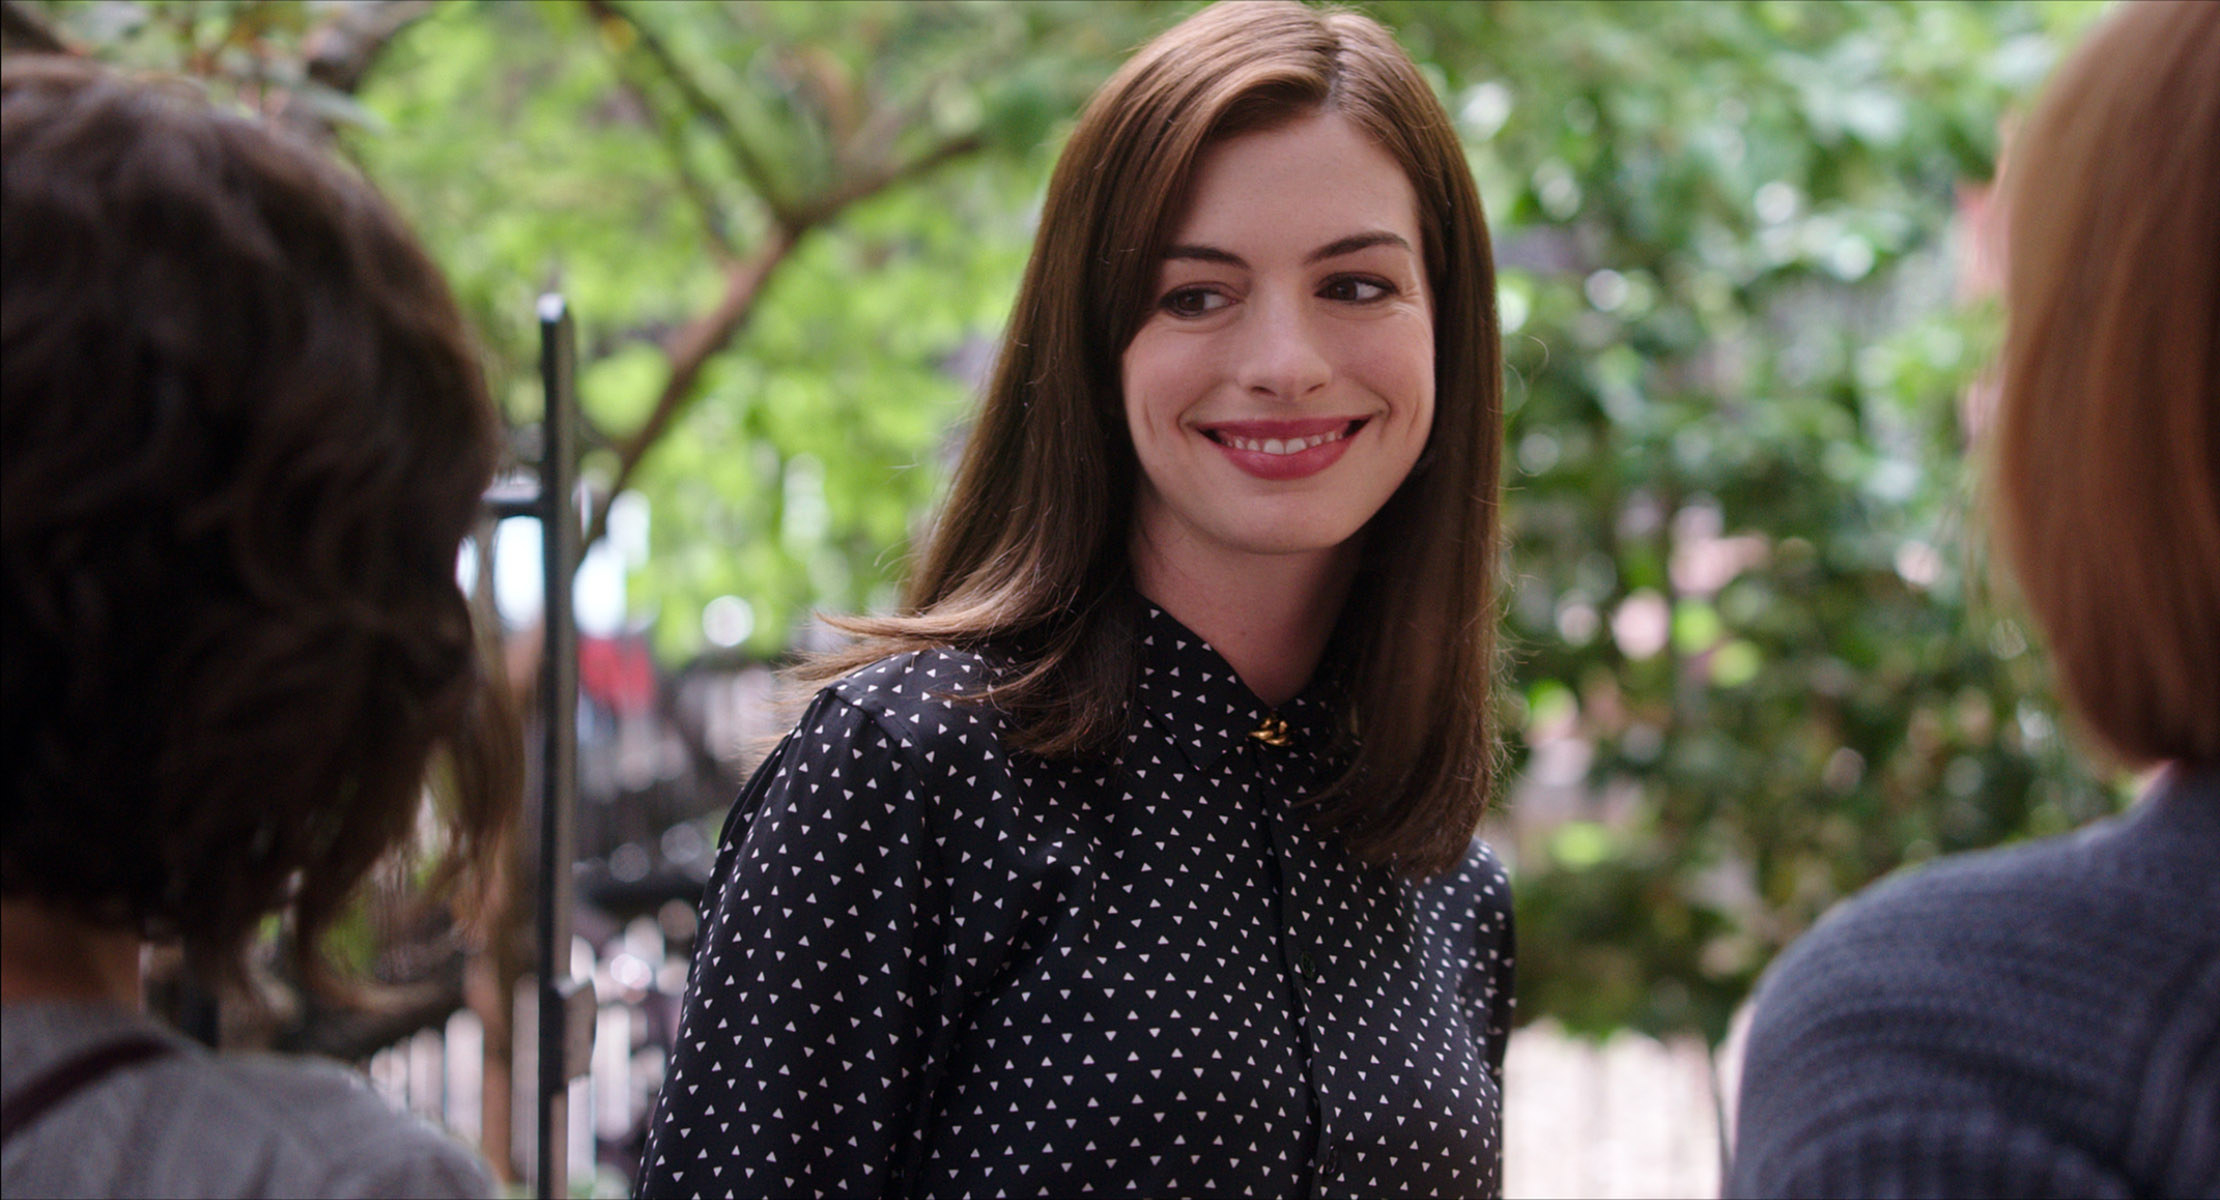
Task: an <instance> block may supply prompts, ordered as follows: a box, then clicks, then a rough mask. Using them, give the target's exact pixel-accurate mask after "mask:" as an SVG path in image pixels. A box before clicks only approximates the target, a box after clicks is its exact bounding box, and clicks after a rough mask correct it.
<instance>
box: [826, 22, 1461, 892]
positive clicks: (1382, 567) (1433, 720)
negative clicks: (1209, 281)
mask: <svg viewBox="0 0 2220 1200" xmlns="http://www.w3.org/2000/svg"><path fill="white" fill-rule="evenodd" d="M1321 111H1327V112H1334V113H1338V114H1340V115H1342V116H1344V117H1346V118H1347V119H1349V120H1350V121H1352V122H1353V123H1354V124H1356V125H1357V127H1358V128H1360V129H1362V130H1363V131H1364V132H1365V133H1366V134H1367V135H1368V136H1370V137H1371V138H1372V139H1373V140H1374V141H1375V142H1377V143H1378V144H1379V145H1380V146H1381V147H1382V148H1383V149H1384V150H1386V151H1387V152H1388V154H1389V155H1390V156H1391V157H1393V158H1394V159H1395V160H1396V161H1397V163H1398V164H1400V165H1401V166H1402V168H1403V170H1404V172H1405V173H1406V174H1407V175H1408V176H1409V178H1410V182H1411V185H1412V188H1413V189H1414V191H1415V192H1416V193H1417V197H1418V205H1419V220H1420V226H1421V232H1422V235H1423V240H1424V242H1425V244H1424V246H1423V247H1421V251H1422V255H1423V258H1424V261H1425V265H1426V271H1427V276H1428V282H1429V284H1430V286H1431V289H1432V292H1433V297H1434V304H1435V339H1434V341H1435V346H1436V363H1435V380H1436V388H1437V391H1436V400H1435V417H1434V427H1433V431H1432V435H1431V438H1430V440H1429V442H1428V447H1427V451H1426V454H1425V456H1424V459H1423V460H1422V463H1423V465H1422V466H1421V467H1420V468H1419V470H1417V471H1416V472H1414V473H1413V475H1412V477H1411V478H1410V479H1409V480H1407V481H1406V482H1405V484H1404V486H1403V487H1402V488H1401V489H1400V490H1399V491H1398V492H1397V493H1396V494H1395V495H1394V496H1393V497H1392V498H1391V499H1390V500H1389V501H1388V503H1387V505H1386V506H1385V507H1384V508H1383V509H1382V510H1381V512H1380V513H1379V514H1378V515H1377V516H1376V517H1375V518H1374V519H1373V521H1372V523H1371V525H1370V526H1369V527H1368V530H1367V535H1366V536H1367V542H1366V554H1365V558H1364V562H1363V567H1362V569H1361V572H1360V574H1359V577H1358V579H1357V581H1356V583H1355V586H1354V587H1353V589H1352V592H1351V595H1350V597H1349V599H1348V602H1347V604H1346V606H1345V608H1344V609H1343V613H1342V616H1341V620H1340V623H1339V625H1338V627H1337V630H1336V633H1335V640H1334V645H1333V648H1332V650H1331V659H1332V661H1333V664H1334V669H1336V670H1337V671H1338V672H1339V673H1340V677H1341V679H1342V680H1343V681H1344V683H1345V684H1346V686H1347V702H1348V705H1349V717H1350V719H1351V723H1352V726H1353V728H1354V731H1355V736H1354V742H1353V746H1352V750H1353V753H1352V756H1351V765H1350V767H1349V769H1348V770H1347V772H1346V773H1345V774H1344V775H1343V776H1342V777H1341V778H1340V779H1339V780H1337V781H1336V782H1335V783H1334V784H1333V785H1332V786H1330V787H1329V788H1328V789H1326V790H1325V791H1324V792H1323V793H1322V794H1320V795H1318V796H1315V797H1312V798H1311V800H1312V814H1313V821H1314V823H1315V824H1316V825H1317V826H1318V827H1319V828H1321V829H1323V830H1326V831H1328V832H1331V833H1333V834H1336V835H1338V836H1339V837H1340V838H1341V839H1342V841H1343V843H1344V844H1345V845H1346V846H1347V847H1348V848H1349V849H1350V851H1351V852H1352V853H1354V854H1355V855H1357V856H1358V857H1359V858H1361V859H1364V860H1366V861H1369V862H1372V863H1375V864H1381V865H1388V866H1392V867H1394V868H1395V869H1397V870H1399V871H1401V872H1403V873H1405V874H1409V875H1414V876H1424V875H1430V874H1435V873H1439V872H1441V871H1445V870H1448V869H1450V868H1451V867H1453V866H1454V865H1455V864H1456V863H1457V862H1458V861H1460V860H1461V859H1462V858H1463V856H1464V854H1465V852H1466V848H1467V846H1468V844H1469V842H1470V839H1471V837H1472V835H1473V832H1474V830H1475V828H1476V827H1477V825H1478V823H1479V818H1480V816H1481V813H1482V812H1483V810H1484V809H1485V807H1486V805H1487V800H1488V795H1489V789H1490V785H1491V778H1490V775H1491V770H1492V756H1493V746H1494V730H1493V727H1492V719H1491V714H1490V711H1489V683H1490V678H1491V672H1492V669H1493V659H1494V653H1495V632H1494V631H1495V622H1496V615H1497V614H1496V611H1495V599H1494V595H1495V588H1494V573H1495V555H1496V550H1497V522H1498V516H1497V508H1496V505H1497V469H1498V468H1497V463H1498V457H1499V443H1500V439H1501V428H1502V413H1501V378H1500V376H1501V357H1500V349H1499V346H1498V338H1497V327H1496V317H1495V272H1494V260H1493V257H1492V253H1491V251H1490V248H1489V243H1488V233H1487V227H1486V222H1485V220H1484V219H1483V216H1482V213H1481V208H1480V198H1479V193H1478V191H1477V189H1476V188H1475V187H1474V185H1473V181H1472V174H1471V171H1470V168H1469V167H1468V166H1467V165H1466V162H1465V155H1464V150H1463V147H1462V146H1461V145H1460V143H1459V142H1458V140H1457V136H1456V133H1455V130H1454V128H1453V126H1452V125H1451V123H1450V120H1449V117H1448V114H1447V113H1446V112H1445V111H1444V110H1443V109H1442V106H1441V103H1440V101H1439V100H1438V99H1436V97H1435V96H1434V94H1433V92H1432V91H1431V90H1430V89H1429V88H1428V86H1427V84H1426V82H1425V80H1424V78H1423V77H1422V76H1421V75H1420V74H1419V72H1418V70H1417V69H1416V67H1415V66H1414V65H1413V64H1412V62H1411V60H1410V58H1409V56H1407V55H1406V54H1405V53H1404V52H1403V50H1402V48H1401V47H1400V46H1398V45H1396V43H1395V41H1394V39H1393V38H1392V37H1391V36H1390V35H1389V33H1388V32H1387V31H1386V30H1385V29H1383V28H1382V27H1381V26H1380V25H1378V24H1377V23H1375V22H1374V21H1372V20H1371V19H1369V18H1367V17H1364V16H1361V15H1359V14H1356V13H1351V12H1343V11H1335V10H1329V9H1318V8H1312V7H1309V6H1306V5H1303V4H1299V3H1293V2H1279V0H1267V2H1257V3H1240V4H1234V3H1223V4H1219V5H1216V6H1214V7H1211V8H1207V9H1204V10H1203V11H1201V12H1199V13H1197V14H1195V15H1194V16H1192V17H1190V18H1188V19H1187V20H1185V21H1183V22H1181V23H1180V24H1179V25H1177V26H1175V27H1173V28H1172V29H1170V30H1169V31H1167V32H1165V33H1163V34H1162V35H1160V36H1158V37H1157V38H1156V39H1155V40H1153V41H1151V42H1150V43H1149V44H1148V45H1147V46H1145V47H1144V48H1142V49H1141V50H1140V51H1139V52H1138V53H1137V54H1135V55H1134V57H1133V58H1132V59H1131V60H1129V61H1128V62H1127V63H1126V64H1125V65H1124V66H1123V67H1122V68H1121V69H1120V70H1119V71H1118V72H1117V73H1116V74H1115V75H1113V76H1112V77H1111V79H1110V80H1109V81H1108V82H1107V83H1105V84H1104V85H1103V86H1102V88H1101V89H1100V90H1099V91H1098V92H1097V93H1096V94H1095V96H1094V98H1093V99H1092V100H1091V101H1090V102H1089V104H1088V105H1087V107H1086V109H1085V111H1084V112H1083V113H1082V115H1081V116H1080V118H1079V121H1078V124H1077V126H1076V128H1075V129H1074V131H1073V133H1072V136H1071V139H1070V141H1069V143H1067V144H1066V146H1065V147H1064V150H1063V153H1062V155H1061V157H1060V158H1059V159H1058V161H1057V165H1056V169H1055V172H1054V174H1053V176H1052V177H1051V179H1050V182H1049V187H1048V194H1047V198H1046V202H1045V204H1044V207H1043V211H1042V215H1041V223H1040V229H1039V232H1038V234H1037V236H1036V239H1035V242H1034V247H1033V253H1032V258H1031V260H1030V261H1029V262H1028V264H1027V267H1026V271H1025V277H1024V283H1023V285H1022V287H1021V288H1020V290H1019V292H1018V296H1017V302H1016V305H1015V307H1014V309H1013V311H1012V315H1011V318H1010V327H1009V330H1008V332H1007V335H1006V337H1005V339H1004V343H1003V347H1002V352H1001V357H1000V359H999V361H998V363H997V365H996V369H995V373H994V375H993V378H992V380H991V382H990V383H989V385H988V389H987V393H986V396H985V399H984V403H983V405H982V409H981V412H980V414H979V417H978V421H977V424H976V426H975V427H974V429H973V431H972V434H971V438H970V441H969V443H968V445H967V446H966V448H965V452H964V456H963V460H962V463H961V465H960V467H959V469H958V471H957V475H956V480H955V483H954V486H953V488H952V490H951V493H950V495H949V497H948V499H947V501H946V504H945V506H944V508H943V510H942V512H941V514H940V517H939V521H938V524H937V526H936V528H935V530H934V532H933V534H932V536H931V539H930V541H929V543H928V544H927V546H926V548H925V550H924V553H923V555H922V557H921V560H920V561H919V563H918V564H917V567H916V570H915V572H914V573H913V574H912V576H911V578H910V580H909V588H908V592H907V595H906V597H905V607H904V611H903V613H902V614H901V615H899V616H896V617H892V618H881V619H857V620H852V621H848V622H845V623H844V625H845V627H846V628H849V629H850V630H852V631H854V632H857V633H860V634H862V635H864V638H863V640H862V642H861V643H860V644H859V645H857V646H855V647H852V648H851V649H849V650H848V651H846V652H844V653H842V654H840V655H838V656H836V657H833V658H830V659H827V660H825V661H823V662H821V663H820V664H818V667H817V669H816V671H815V672H814V674H815V676H816V677H820V678H821V677H824V676H825V675H829V674H833V673H837V672H838V671H840V670H845V669H850V668H852V667H854V666H857V665H860V664H861V663H863V662H868V661H870V660H872V659H875V658H878V657H880V656H882V655H885V654H887V653H890V652H895V651H900V650H906V649H914V648H920V647H924V646H931V645H957V646H965V647H974V648H976V647H981V646H985V645H987V644H990V643H992V644H995V645H997V646H1001V647H1005V648H1014V649H1015V651H1016V661H1015V664H1014V665H1015V667H1016V670H1014V671H1013V672H1012V673H1011V675H1010V676H1009V677H1008V678H1007V679H1006V681H1005V682H1004V683H1003V684H1002V685H1001V686H999V687H997V688H996V689H995V690H994V692H993V697H992V698H993V700H994V702H995V703H997V704H998V705H1000V706H1001V707H1002V708H1003V709H1004V711H1006V712H1007V713H1009V714H1010V716H1011V717H1012V718H1013V720H1014V722H1015V724H1016V727H1017V728H1018V730H1019V733H1020V737H1021V742H1020V745H1021V748H1023V749H1026V750H1029V751H1032V752H1035V753H1039V754H1042V755H1048V756H1063V755H1074V754H1088V753H1094V752H1099V751H1106V750H1107V749H1108V748H1110V746H1111V745H1112V744H1113V742H1114V740H1115V738H1116V737H1117V735H1118V734H1119V733H1120V732H1121V731H1122V729H1123V722H1124V721H1125V719H1126V717H1125V714H1124V711H1123V707H1124V705H1125V704H1126V702H1127V701H1128V699H1129V698H1130V696H1131V693H1132V689H1133V684H1134V674H1135V666H1134V661H1133V660H1134V629H1135V627H1136V622H1137V620H1138V617H1139V614H1138V613H1136V612H1133V611H1130V609H1131V606H1130V605H1129V604H1121V603H1119V602H1118V600H1117V598H1118V597H1122V596H1126V595H1128V594H1129V590H1128V588H1127V586H1126V582H1127V580H1128V577H1129V568H1128V563H1127V558H1126V553H1127V550H1126V547H1127V534H1128V528H1129V521H1130V517H1131V511H1132V504H1133V495H1134V487H1135V480H1136V472H1137V470H1138V467H1137V464H1136V461H1135V458H1134V453H1133V448H1132V443H1131V439H1130V435H1129V434H1128V432H1127V429H1126V424H1125V418H1124V414H1123V406H1122V402H1121V397H1120V383H1119V363H1120V359H1121V356H1122V355H1123V353H1124V350H1125V347H1126V345H1127V343H1129V342H1130V341H1131V340H1132V338H1133V336H1134V334H1135V333H1136V331H1137V330H1138V329H1139V328H1140V325H1141V323H1142V321H1143V319H1144V318H1145V316H1146V314H1147V311H1148V306H1149V301H1150V299H1151V289H1152V288H1153V287H1154V286H1155V278H1156V272H1157V270H1158V262H1157V260H1158V258H1159V257H1160V255H1161V253H1162V250H1163V247H1164V246H1165V244H1166V243H1167V241H1168V239H1169V238H1170V236H1171V235H1172V232H1173V229H1174V227H1175V225H1176V223H1177V221H1178V220H1179V218H1180V217H1181V215H1182V208H1183V205H1184V203H1185V201H1186V197H1187V193H1188V190H1189V184H1190V180H1191V177H1192V175H1193V172H1194V167H1195V163H1196V161H1197V159H1198V158H1199V157H1200V156H1201V154H1202V153H1203V151H1204V150H1205V149H1206V148H1207V147H1209V146H1210V145H1212V144H1213V143H1215V142H1218V141H1222V140H1224V139H1227V138H1231V137H1235V136H1238V135H1240V134H1243V133H1250V132H1257V131H1262V130H1265V129H1269V128H1273V127H1277V126H1280V125H1283V124H1286V123H1288V122H1291V121H1294V120H1296V119H1299V118H1301V117H1304V116H1307V115H1310V114H1313V113H1318V112H1321Z"/></svg>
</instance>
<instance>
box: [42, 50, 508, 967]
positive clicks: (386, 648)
mask: <svg viewBox="0 0 2220 1200" xmlns="http://www.w3.org/2000/svg"><path fill="white" fill-rule="evenodd" d="M4 71H5V74H4V85H0V86H4V95H5V99H4V102H0V114H4V115H0V131H4V132H0V140H4V144H5V146H6V153H7V164H8V165H7V173H6V178H5V211H6V217H7V231H8V233H7V240H6V250H5V262H6V275H7V291H6V299H5V303H4V306H0V331H4V332H0V344H4V354H0V373H4V378H5V381H6V393H5V400H4V402H0V413H4V422H0V426H4V431H5V432H4V437H0V444H4V449H5V455H6V466H7V469H6V475H5V479H4V484H0V488H4V492H0V494H4V497H5V503H4V504H0V528H4V530H5V614H6V624H7V629H8V634H7V644H6V655H5V664H6V666H5V690H6V729H5V738H6V755H7V760H8V798H7V808H6V817H5V826H4V838H0V886H4V890H5V892H6V894H8V895H9V896H11V897H15V896H24V897H29V898H32V899H35V900H36V901H38V902H40V903H43V904H45V905H49V906H52V907H55V908H57V909H59V910H62V911H65V912H68V913H71V914H73V915H76V916H79V917H81V918H84V919H87V920H90V921H92V922H93V923H95V924H97V925H103V926H110V927H115V928H119V929H125V930H132V931H135V932H138V933H140V934H142V935H145V936H152V937H175V938H177V939H178V940H180V941H181V942H182V944H183V946H184V949H185V952H186V957H187V961H188V962H189V963H190V964H191V965H192V966H193V967H194V968H195V969H196V971H197V972H198V973H199V974H201V975H202V976H203V977H204V978H207V979H210V980H212V981H214V982H219V983H236V982H238V981H239V980H240V979H241V977H242V975H243V962H244V956H243V952H244V949H245V947H246V945H247V943H248V942H249V940H250V939H251V938H252V937H253V936H254V935H255V933H256V932H257V930H258V928H259V927H260V926H261V923H262V921H263V920H264V918H265V917H266V916H267V915H268V914H271V913H283V914H285V915H286V916H287V917H288V918H289V920H288V921H287V923H286V930H285V933H286V935H287V937H288V939H289V941H290V942H291V943H292V949H293V950H294V951H295V953H296V956H297V960H298V961H299V963H300V966H301V968H302V971H303V974H304V976H305V977H306V979H307V980H308V981H309V982H310V983H312V984H329V983H330V982H331V980H332V976H331V975H330V974H329V973H328V972H327V971H326V970H325V959H324V957H323V955H322V954H321V952H320V950H319V936H320V935H321V934H322V933H323V932H324V931H325V930H326V929H327V928H329V927H330V926H331V925H332V923H333V921H334V920H335V918H337V917H338V916H339V915H341V913H342V912H343V911H344V909H345V906H346V904H347V902H348V901H349V899H350V898H351V896H352V895H353V893H354V891H355V889H356V886H357V884H359V883H360V882H361V881H362V879H363V878H364V876H365V875H366V874H367V873H368V872H369V870H370V869H371V867H372V866H374V865H375V864H376V863H377V862H378V861H379V860H380V859H381V858H383V857H384V856H385V855H386V854H387V853H388V852H389V851H390V850H392V849H394V848H395V847H396V846H397V845H400V844H402V843H403V842H404V841H405V840H406V839H407V838H408V837H409V835H410V833H411V832H412V831H413V830H414V828H415V826H416V818H417V815H418V812H419V811H420V809H421V808H422V807H423V805H424V795H425V792H424V785H425V774H426V767H427V764H428V763H430V762H431V761H432V760H433V757H434V755H435V752H437V751H439V750H440V749H441V748H445V749H446V750H447V751H448V754H447V755H446V756H445V761H446V764H447V765H446V768H445V769H446V770H448V771H449V772H451V773H452V774H453V776H454V777H455V780H454V781H455V782H456V783H457V784H458V787H457V788H456V789H455V795H456V797H457V800H456V806H455V808H454V810H453V811H452V812H451V813H450V814H449V816H450V822H449V831H450V833H451V835H452V837H453V839H454V843H455V844H454V846H453V849H454V851H455V857H454V858H453V859H452V860H451V861H455V862H461V863H465V864H471V865H487V866H490V864H491V863H492V862H493V861H494V852H495V848H496V847H497V846H498V844H499V841H500V839H501V836H502V834H503V832H504V830H505V829H506V827H507V825H508V822H509V818H510V815H511V813H512V811H513V808H514V804H515V795H516V776H517V773H518V769H519V762H518V758H519V756H518V753H517V738H516V732H515V729H514V726H513V723H512V721H511V720H509V719H506V714H507V706H506V704H505V703H504V702H503V700H502V698H501V697H500V695H499V693H498V692H497V691H496V690H494V689H493V688H491V687H489V686H488V682H487V680H486V679H485V677H484V676H483V675H482V674H481V673H480V669H479V665H478V659H477V653H476V646H475V642H474V631H473V628H472V621H471V617H470V612H469V610H468V608H467V607H466V605H465V603H464V600H463V597H462V595H461V592H460V590H459V588H458V586H457V584H456V578H455V558H456V549H457V545H458V543H459V542H460V540H461V538H462V536H463V535H464V533H465V532H466V531H467V530H468V529H469V528H470V526H471V524H472V521H473V519H474V517H475V514H476V511H477V508H478V502H479V496H480V494H481V492H482V491H483V489H484V487H485V485H486V482H487V479H488V477H489V476H490V475H491V473H492V470H493V467H494V462H495V455H496V447H497V437H498V433H499V423H498V418H497V416H496V414H495V412H494V410H493V406H492V404H491V402H490V400H489V399H488V397H487V394H486V389H485V384H484V381H483V379H482V377H481V375H480V371H479V364H478V361H477V356H476V352H475V350H474V348H473V346H472V343H471V341H470V339H469V338H468V336H467V335H466V333H465V330H464V327H463V323H462V319H461V315H460V313H459V312H458V311H457V309H456V307H455V303H454V301H453V299H452V298H451V296H450V295H449V292H448V288H447V285H446V283H445V282H444V281H443V280H442V279H441V277H440V275H439V272H438V271H437V270H436V269H435V268H434V267H433V265H432V263H431V261H430V260H429V259H428V258H426V257H425V255H424V253H423V251H422V250H421V249H419V248H418V246H417V244H416V241H415V239H414V238H413V237H411V236H410V234H409V233H408V231H407V229H406V228H404V227H403V225H402V224H401V222H400V220H399V219H398V218H397V217H396V216H395V215H394V214H393V213H392V211H391V210H390V209H389V208H387V206H386V205H385V204H384V202H383V201H382V200H380V199H379V198H378V196H377V195H376V193H375V192H374V191H373V190H372V189H371V188H370V187H369V186H368V185H367V184H366V183H365V182H364V181H363V180H361V179H360V178H358V177H356V176H355V175H353V174H352V173H351V172H349V171H347V170H346V169H344V168H342V167H340V166H339V165H337V164H336V163H334V162H332V161H330V160H329V159H327V158H326V157H325V156H324V155H323V154H322V153H320V152H319V151H317V150H316V149H314V148H313V147H310V146H308V145H306V144H303V143H297V142H295V141H293V140H292V139H290V138H288V137H287V136H285V135H283V134H281V133H278V132H276V131H274V130H272V129H271V128H269V127H267V126H264V125H262V124H259V123H257V122H254V121H252V120H249V119H246V118H244V117H238V116H233V115H229V114H226V113H223V112H221V111H219V110H217V109H215V108H214V107H212V106H211V105H210V104H209V103H208V102H207V101H206V100H205V99H204V98H203V97H201V96H200V95H198V94H197V93H196V92H195V91H194V90H193V89H192V88H191V87H190V86H188V85H185V84H181V83H179V84H171V85H167V86H164V85H161V84H156V83H141V82H134V81H129V80H126V79H124V78H121V77H119V76H117V75H114V74H112V73H110V72H108V71H106V70H104V69H102V68H99V67H96V66H94V65H92V64H90V63H85V62H79V61H71V60H66V59H61V58H37V59H31V58H21V57H11V58H9V59H8V60H7V62H6V66H5V68H4Z"/></svg>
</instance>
